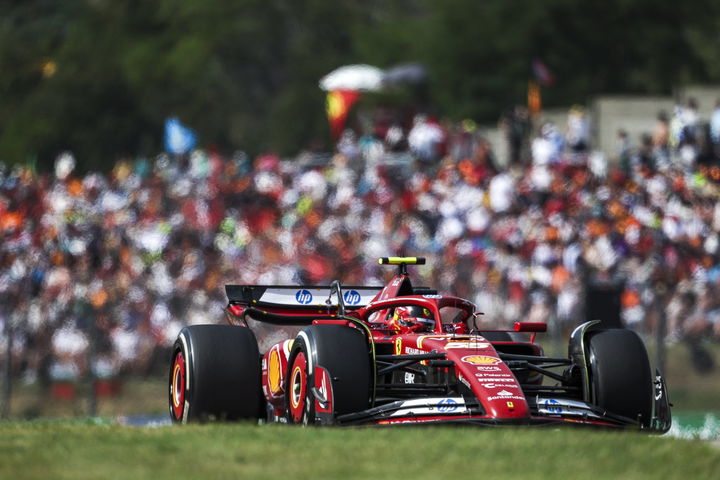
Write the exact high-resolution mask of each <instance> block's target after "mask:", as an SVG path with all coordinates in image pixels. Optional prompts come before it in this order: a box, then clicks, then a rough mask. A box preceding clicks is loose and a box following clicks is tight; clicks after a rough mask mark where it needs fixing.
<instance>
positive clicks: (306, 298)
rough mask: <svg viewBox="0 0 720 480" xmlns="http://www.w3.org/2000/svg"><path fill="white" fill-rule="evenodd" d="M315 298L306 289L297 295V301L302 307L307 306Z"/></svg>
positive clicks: (299, 291)
mask: <svg viewBox="0 0 720 480" xmlns="http://www.w3.org/2000/svg"><path fill="white" fill-rule="evenodd" d="M312 299H313V296H312V293H310V291H309V290H305V289H304V288H303V289H302V290H298V291H297V292H296V293H295V300H297V302H298V303H299V304H301V305H307V304H309V303H310V302H312Z"/></svg>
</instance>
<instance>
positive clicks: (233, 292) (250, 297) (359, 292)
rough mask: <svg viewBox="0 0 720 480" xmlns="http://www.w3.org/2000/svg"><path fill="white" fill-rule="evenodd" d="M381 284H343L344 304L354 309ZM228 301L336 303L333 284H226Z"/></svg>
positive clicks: (299, 305) (310, 306) (284, 305)
mask: <svg viewBox="0 0 720 480" xmlns="http://www.w3.org/2000/svg"><path fill="white" fill-rule="evenodd" d="M383 288H384V287H372V286H346V285H343V286H342V298H343V303H344V304H345V308H346V309H348V310H354V309H357V308H360V307H364V306H365V305H367V304H368V303H370V302H371V301H372V300H373V299H374V298H375V297H376V296H377V294H378V293H380V291H381V290H382V289H383ZM225 293H226V294H227V297H228V301H229V302H230V303H232V304H236V305H246V306H250V307H256V308H270V309H272V310H277V311H282V310H286V309H291V310H297V309H300V310H305V309H307V310H316V309H317V308H328V307H333V306H335V307H337V298H335V294H334V290H333V288H332V286H330V285H328V286H316V285H312V286H311V285H285V286H277V285H272V286H266V285H225Z"/></svg>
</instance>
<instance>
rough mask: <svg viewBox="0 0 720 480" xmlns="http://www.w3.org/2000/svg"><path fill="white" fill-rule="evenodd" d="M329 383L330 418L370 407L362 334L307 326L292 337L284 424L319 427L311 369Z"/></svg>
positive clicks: (334, 327) (341, 328) (367, 359)
mask: <svg viewBox="0 0 720 480" xmlns="http://www.w3.org/2000/svg"><path fill="white" fill-rule="evenodd" d="M318 366H319V367H322V368H324V369H325V370H327V372H328V375H329V377H330V379H331V389H332V410H333V417H334V416H337V415H342V414H346V413H352V412H358V411H361V410H365V409H367V408H369V406H370V395H371V381H372V379H371V374H372V370H371V361H370V352H369V348H368V343H367V340H366V339H365V335H364V334H363V332H362V331H360V330H358V329H356V328H351V327H347V326H342V325H311V326H309V327H306V328H304V329H303V330H302V331H301V332H300V333H299V334H298V335H297V337H295V340H294V342H293V345H292V348H291V350H290V357H289V359H288V371H287V375H286V376H285V378H286V382H287V383H286V385H285V392H286V393H285V406H286V412H287V421H288V423H294V424H304V425H314V424H320V423H323V422H321V420H320V418H319V417H318V416H317V415H316V408H315V407H316V404H315V401H316V396H315V394H313V391H312V390H313V387H314V386H315V368H316V367H318Z"/></svg>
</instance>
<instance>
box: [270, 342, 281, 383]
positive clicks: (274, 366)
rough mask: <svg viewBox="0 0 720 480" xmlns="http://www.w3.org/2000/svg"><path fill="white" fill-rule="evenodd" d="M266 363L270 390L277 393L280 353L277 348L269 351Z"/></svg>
mask: <svg viewBox="0 0 720 480" xmlns="http://www.w3.org/2000/svg"><path fill="white" fill-rule="evenodd" d="M268 363H269V365H268V383H269V384H270V391H271V392H272V393H273V394H277V393H278V392H279V391H280V354H279V353H278V351H277V350H273V351H272V352H270V361H269V362H268Z"/></svg>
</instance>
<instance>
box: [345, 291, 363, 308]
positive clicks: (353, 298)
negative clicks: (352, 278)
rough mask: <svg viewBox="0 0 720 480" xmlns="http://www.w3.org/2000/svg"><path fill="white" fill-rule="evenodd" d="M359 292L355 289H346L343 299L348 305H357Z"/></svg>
mask: <svg viewBox="0 0 720 480" xmlns="http://www.w3.org/2000/svg"><path fill="white" fill-rule="evenodd" d="M360 299H361V297H360V294H359V293H358V292H357V291H356V290H348V291H347V292H345V293H344V294H343V300H345V303H346V304H348V305H357V304H358V303H360Z"/></svg>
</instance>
